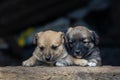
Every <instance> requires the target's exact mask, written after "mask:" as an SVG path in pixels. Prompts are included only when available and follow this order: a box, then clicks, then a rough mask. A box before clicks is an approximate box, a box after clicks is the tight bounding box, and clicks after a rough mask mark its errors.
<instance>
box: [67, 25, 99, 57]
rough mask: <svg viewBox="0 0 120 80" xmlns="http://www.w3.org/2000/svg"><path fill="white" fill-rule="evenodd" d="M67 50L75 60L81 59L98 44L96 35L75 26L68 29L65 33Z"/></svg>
mask: <svg viewBox="0 0 120 80" xmlns="http://www.w3.org/2000/svg"><path fill="white" fill-rule="evenodd" d="M66 37H67V41H66V42H67V48H68V49H69V50H70V54H71V55H72V56H74V57H76V58H82V57H83V56H85V55H87V54H88V53H89V50H90V49H92V48H93V47H94V46H96V45H97V44H98V43H99V39H98V35H97V34H96V33H95V32H94V31H91V30H89V29H87V28H85V27H82V26H77V27H74V28H72V27H71V28H69V29H68V31H67V33H66Z"/></svg>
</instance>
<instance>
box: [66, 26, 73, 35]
mask: <svg viewBox="0 0 120 80" xmlns="http://www.w3.org/2000/svg"><path fill="white" fill-rule="evenodd" d="M72 29H73V28H72V27H70V28H68V30H67V33H66V35H68V34H69V33H70V32H71V30H72Z"/></svg>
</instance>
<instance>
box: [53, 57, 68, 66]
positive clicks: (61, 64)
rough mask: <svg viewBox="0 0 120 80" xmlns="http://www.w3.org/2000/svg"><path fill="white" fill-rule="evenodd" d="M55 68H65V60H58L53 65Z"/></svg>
mask: <svg viewBox="0 0 120 80" xmlns="http://www.w3.org/2000/svg"><path fill="white" fill-rule="evenodd" d="M55 66H59V67H63V66H67V62H66V61H65V60H62V59H60V60H58V61H57V62H56V63H55Z"/></svg>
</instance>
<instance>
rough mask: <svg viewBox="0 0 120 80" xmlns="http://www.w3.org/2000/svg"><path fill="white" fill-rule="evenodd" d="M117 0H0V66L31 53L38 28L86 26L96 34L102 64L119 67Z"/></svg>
mask: <svg viewBox="0 0 120 80" xmlns="http://www.w3.org/2000/svg"><path fill="white" fill-rule="evenodd" d="M119 4H120V1H119V0H1V1H0V66H16V65H21V62H22V61H23V60H25V59H27V58H29V57H30V56H31V55H32V52H33V50H34V48H35V45H33V44H32V38H33V36H34V35H35V33H37V32H39V31H41V30H47V29H52V30H56V31H63V32H66V30H67V28H69V27H70V26H78V25H81V26H86V27H88V28H89V29H92V30H95V31H96V32H97V34H98V35H99V36H100V44H99V47H100V51H101V57H102V63H103V65H112V66H120V5H119Z"/></svg>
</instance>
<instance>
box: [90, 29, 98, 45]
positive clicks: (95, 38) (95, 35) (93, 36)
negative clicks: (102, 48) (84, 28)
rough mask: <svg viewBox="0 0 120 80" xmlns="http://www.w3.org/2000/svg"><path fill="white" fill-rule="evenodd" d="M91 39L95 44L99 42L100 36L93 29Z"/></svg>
mask: <svg viewBox="0 0 120 80" xmlns="http://www.w3.org/2000/svg"><path fill="white" fill-rule="evenodd" d="M91 39H92V41H93V42H94V44H95V45H98V44H99V36H98V35H97V33H96V32H95V31H91Z"/></svg>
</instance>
